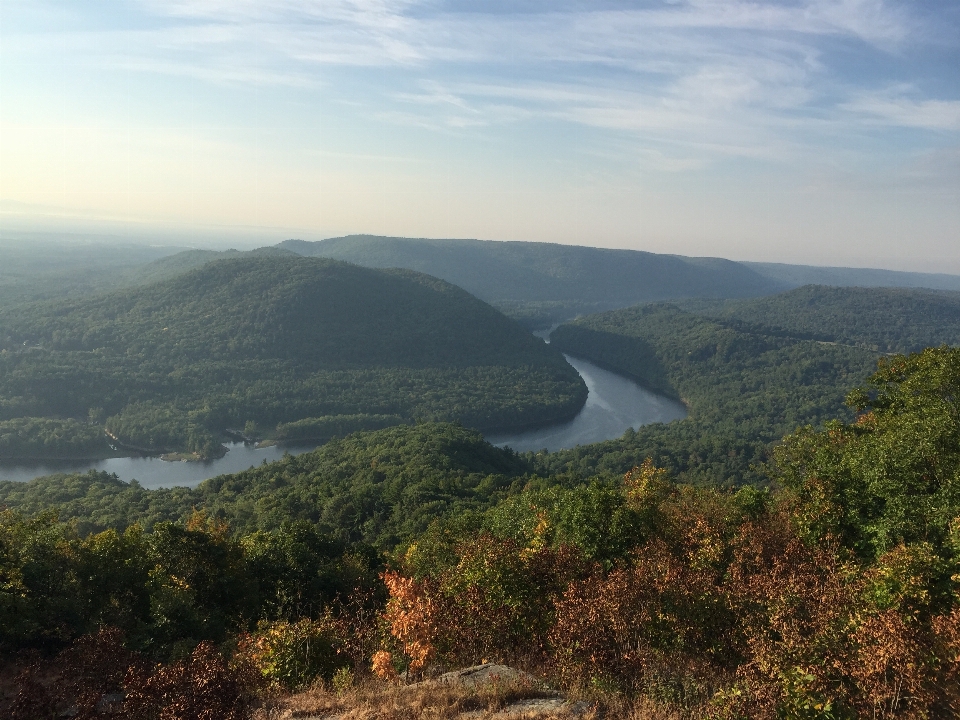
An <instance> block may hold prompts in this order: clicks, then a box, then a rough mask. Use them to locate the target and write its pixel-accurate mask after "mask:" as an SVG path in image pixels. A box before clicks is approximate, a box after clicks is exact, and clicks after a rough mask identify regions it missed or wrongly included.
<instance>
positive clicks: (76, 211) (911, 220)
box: [0, 0, 960, 274]
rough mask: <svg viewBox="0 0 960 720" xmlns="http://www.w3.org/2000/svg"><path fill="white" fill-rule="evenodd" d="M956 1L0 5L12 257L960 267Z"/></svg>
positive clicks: (0, 128)
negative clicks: (206, 252) (408, 243)
mask: <svg viewBox="0 0 960 720" xmlns="http://www.w3.org/2000/svg"><path fill="white" fill-rule="evenodd" d="M957 67H960V6H958V5H950V4H946V3H938V2H931V1H929V0H924V1H921V2H910V3H907V2H889V1H884V0H784V1H778V2H740V1H738V0H730V1H729V2H718V1H714V0H693V1H689V2H687V1H683V0H679V1H672V0H671V1H668V2H624V1H622V0H601V1H598V2H591V3H585V2H579V1H577V0H560V1H557V2H550V3H547V2H542V1H540V0H523V1H519V0H518V1H514V2H510V3H507V2H500V1H499V0H497V1H493V2H483V3H481V2H477V1H476V0H445V1H444V0H322V1H320V0H316V1H313V2H301V3H290V2H279V1H278V2H261V1H259V0H234V1H232V2H223V0H192V1H191V2H185V1H184V2H159V1H158V0H141V1H140V2H135V3H129V4H123V5H116V4H113V3H109V4H108V3H105V2H89V3H82V4H77V3H66V2H53V1H48V0H34V1H31V2H23V1H19V0H7V1H5V2H4V3H3V4H2V5H0V100H2V102H0V237H14V236H16V235H18V234H19V235H20V236H25V234H27V233H36V232H46V233H71V234H91V235H99V236H103V235H109V236H114V237H117V238H122V239H125V240H126V239H132V240H137V241H144V242H154V241H157V240H161V239H163V240H164V241H168V242H169V243H170V244H195V245H203V246H214V247H226V246H230V245H233V246H238V247H253V246H255V245H265V244H273V243H275V242H279V241H281V240H283V239H286V238H290V237H299V238H303V239H306V240H316V239H321V238H323V237H331V236H337V235H346V234H352V233H371V234H378V235H391V236H407V237H451V238H452V237H466V238H481V239H494V240H530V241H544V242H559V243H567V244H579V245H593V246H601V247H620V248H630V249H637V250H648V251H651V252H660V253H676V254H681V255H694V256H698V255H699V256H703V255H706V256H715V257H726V258H730V259H734V260H754V261H768V262H786V263H798V264H810V265H832V266H854V267H879V268H888V269H894V270H910V271H921V272H945V273H954V274H960V73H957V71H956V68H957Z"/></svg>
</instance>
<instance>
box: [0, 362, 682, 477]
mask: <svg viewBox="0 0 960 720" xmlns="http://www.w3.org/2000/svg"><path fill="white" fill-rule="evenodd" d="M565 357H566V358H567V361H568V362H569V363H570V364H571V365H573V367H574V368H576V370H577V372H579V373H580V376H581V377H582V378H583V380H584V382H585V383H586V384H587V390H588V393H589V394H588V395H587V402H586V404H585V405H584V406H583V409H582V410H581V411H580V413H579V414H578V415H577V416H576V417H575V418H574V419H573V420H571V421H569V422H566V423H561V424H559V425H551V426H549V427H546V428H542V429H539V430H531V431H528V432H522V433H509V434H497V435H489V436H487V440H489V441H490V442H491V443H493V444H494V445H499V446H501V447H503V446H509V447H511V448H513V449H514V450H517V451H519V452H526V451H527V450H534V451H536V450H542V449H544V448H546V449H547V450H551V451H553V450H562V449H565V448H572V447H576V446H577V445H588V444H590V443H595V442H600V441H602V440H610V439H612V438H618V437H620V436H621V435H623V433H624V432H626V430H627V429H628V428H634V429H636V428H638V427H640V426H642V425H649V424H651V423H657V422H670V421H671V420H679V419H681V418H683V417H686V414H687V413H686V410H685V408H684V407H683V405H682V404H681V403H678V402H676V401H675V400H671V399H669V398H665V397H663V396H661V395H657V394H656V393H652V392H650V391H649V390H645V389H644V388H642V387H640V386H639V385H637V384H636V383H635V382H633V381H632V380H627V379H626V378H624V377H621V376H620V375H616V374H615V373H612V372H609V371H608V370H604V369H603V368H599V367H597V366H596V365H594V364H593V363H590V362H587V361H586V360H580V359H578V358H574V357H570V356H569V355H568V356H565ZM227 447H228V448H229V452H228V453H227V454H226V455H224V456H223V457H222V458H216V459H214V460H206V461H202V462H167V461H165V460H161V459H160V458H158V457H135V458H129V457H127V458H110V459H108V460H95V461H90V460H77V461H69V460H66V461H36V462H23V461H19V462H18V461H9V462H6V463H2V464H0V480H16V481H20V482H26V481H27V480H32V479H33V478H35V477H40V476H42V475H52V474H53V473H75V472H87V471H88V470H102V471H104V472H108V473H116V475H117V477H119V478H120V479H121V480H124V481H126V482H130V481H131V480H137V481H138V482H139V483H140V484H141V485H143V486H144V487H147V488H160V487H174V486H187V487H193V486H195V485H198V484H199V483H201V482H203V481H204V480H206V479H207V478H212V477H216V476H217V475H223V474H226V473H235V472H240V471H241V470H246V469H248V468H250V467H251V466H254V465H260V464H262V463H263V462H264V461H266V462H273V461H274V460H279V459H280V458H282V457H283V455H284V453H285V452H289V453H290V454H291V455H299V454H300V453H302V452H307V451H308V450H313V449H314V447H315V446H314V445H310V446H305V447H288V448H279V447H268V448H261V449H258V448H255V447H253V446H252V445H244V444H243V443H232V444H229V445H227Z"/></svg>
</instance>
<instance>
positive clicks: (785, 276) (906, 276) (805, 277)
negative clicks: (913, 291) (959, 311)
mask: <svg viewBox="0 0 960 720" xmlns="http://www.w3.org/2000/svg"><path fill="white" fill-rule="evenodd" d="M743 264H744V265H746V266H747V267H748V268H750V269H751V270H755V271H756V272H758V273H760V274H761V275H763V276H764V277H766V278H769V279H770V280H774V281H776V282H780V283H785V284H786V285H788V286H791V287H800V286H802V285H833V286H837V287H902V288H927V289H930V290H953V291H960V275H947V274H946V273H923V272H907V271H904V270H881V269H879V268H850V267H818V266H816V265H787V264H785V263H764V262H743Z"/></svg>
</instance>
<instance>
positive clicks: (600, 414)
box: [487, 355, 687, 452]
mask: <svg viewBox="0 0 960 720" xmlns="http://www.w3.org/2000/svg"><path fill="white" fill-rule="evenodd" d="M564 357H565V358H567V362H569V363H570V364H571V365H573V367H574V368H575V369H576V371H577V372H578V373H580V377H582V378H583V381H584V382H585V383H586V384H587V390H588V393H589V394H588V395H587V402H586V404H585V405H584V406H583V409H582V410H581V411H580V414H579V415H577V416H576V417H575V418H574V419H573V420H571V421H570V422H567V423H563V424H561V425H551V426H549V427H545V428H542V429H539V430H530V431H528V432H522V433H512V434H502V435H489V436H488V437H487V440H489V441H490V442H491V443H493V444H494V445H500V446H501V447H503V446H509V447H511V448H513V449H514V450H517V451H518V452H526V451H528V450H534V451H536V450H543V449H544V448H546V449H547V450H550V451H554V450H564V449H566V448H572V447H576V446H577V445H589V444H590V443H595V442H601V441H603V440H611V439H613V438H618V437H620V436H621V435H623V433H625V432H626V431H627V430H628V429H629V428H633V429H634V430H636V429H637V428H639V427H641V426H642V425H650V424H652V423H658V422H671V421H672V420H681V419H682V418H685V417H686V416H687V410H686V408H685V407H684V406H683V404H682V403H680V402H677V401H676V400H671V399H670V398H667V397H664V396H662V395H657V394H656V393H653V392H650V391H649V390H646V389H644V388H642V387H640V386H639V385H637V383H635V382H633V381H632V380H628V379H627V378H625V377H622V376H620V375H617V374H616V373H612V372H610V371H609V370H604V369H603V368H600V367H597V366H596V365H594V364H593V363H591V362H587V361H586V360H581V359H579V358H575V357H570V356H569V355H564Z"/></svg>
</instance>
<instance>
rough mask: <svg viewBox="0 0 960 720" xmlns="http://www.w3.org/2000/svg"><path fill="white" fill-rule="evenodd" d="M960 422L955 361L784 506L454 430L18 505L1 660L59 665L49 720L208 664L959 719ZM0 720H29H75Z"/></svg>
mask: <svg viewBox="0 0 960 720" xmlns="http://www.w3.org/2000/svg"><path fill="white" fill-rule="evenodd" d="M691 327H694V326H692V325H691ZM958 398H960V349H951V348H946V347H944V348H932V349H927V350H925V351H924V352H922V353H919V354H914V355H910V356H893V357H890V358H884V359H883V360H882V361H881V362H880V365H879V368H878V370H877V372H875V373H874V374H873V375H872V376H871V377H870V378H869V379H868V381H867V382H866V383H865V384H864V385H862V386H861V387H859V388H854V389H853V392H851V393H850V394H849V397H848V402H849V407H850V410H851V412H852V414H853V416H852V417H851V418H850V419H849V420H848V421H845V420H833V421H830V422H828V423H827V424H826V425H825V427H823V428H822V429H819V430H818V429H814V428H809V427H808V428H802V429H800V430H798V431H797V432H795V433H792V434H791V435H789V436H788V437H786V438H785V439H784V441H783V443H782V444H781V445H780V446H779V448H778V450H777V451H776V453H775V456H774V457H773V458H772V461H771V462H770V463H769V464H768V465H767V466H766V467H765V468H764V472H765V473H766V474H767V476H768V478H769V479H770V481H771V482H772V486H773V489H772V490H771V491H766V490H758V489H755V488H750V487H745V488H742V489H740V490H738V491H736V492H733V491H729V490H723V489H716V488H703V487H694V486H691V485H685V484H678V483H676V482H674V481H673V479H672V478H671V477H670V475H669V473H668V472H667V471H665V470H663V469H661V468H658V467H656V465H655V464H654V463H653V462H651V461H649V460H646V461H644V462H642V463H640V464H639V465H638V466H637V467H634V468H632V469H630V470H629V471H628V472H627V473H625V475H624V476H623V477H620V478H609V477H607V478H603V477H600V478H593V479H592V481H590V482H584V481H583V480H584V479H583V478H575V477H574V476H573V475H570V474H568V475H558V476H553V477H550V478H542V477H537V476H535V475H533V474H532V473H531V470H532V469H533V465H532V464H531V463H532V462H533V459H532V458H530V457H520V456H517V455H515V454H513V453H511V452H509V451H505V450H500V449H497V448H494V447H492V446H490V445H489V444H487V443H485V442H484V441H483V440H482V438H481V437H480V436H479V435H478V434H477V433H475V432H473V431H469V430H466V429H464V428H462V427H459V426H456V425H449V424H425V425H420V426H416V427H399V428H389V429H386V430H381V431H377V432H372V433H360V434H358V435H355V436H352V437H350V438H346V439H345V440H343V441H339V442H337V443H331V444H330V445H328V446H327V447H325V448H321V449H318V450H317V451H316V452H315V453H312V454H308V455H304V456H300V457H299V458H288V459H286V460H284V461H282V462H281V463H275V464H273V465H267V466H264V467H263V468H258V469H255V470H251V471H248V472H246V473H241V474H238V475H235V476H230V477H224V478H218V479H215V480H212V481H208V482H207V483H205V484H204V485H203V486H201V487H200V488H198V489H197V490H195V491H189V490H185V489H177V490H168V491H145V490H143V489H142V488H138V487H136V486H135V485H127V484H126V483H121V482H119V481H116V480H115V479H112V480H111V479H110V478H109V477H104V476H98V475H96V474H89V475H87V476H85V477H84V478H57V479H53V478H50V479H42V480H35V481H33V482H31V483H26V484H20V485H18V486H17V487H13V486H14V485H16V484H12V483H8V484H3V485H2V486H0V487H2V491H3V492H4V496H3V500H2V502H3V503H4V504H6V505H7V506H9V507H11V508H16V509H9V510H6V511H4V512H2V513H0V549H2V553H0V573H2V575H0V576H2V577H3V578H4V584H3V585H2V586H0V600H2V602H0V619H2V622H0V650H2V651H11V650H16V649H22V648H34V649H43V650H46V651H47V652H48V653H52V652H55V651H56V650H58V649H60V648H64V647H66V648H67V650H64V652H63V653H61V654H59V655H57V656H56V657H54V658H53V659H52V660H51V661H49V662H50V663H52V664H47V665H44V664H42V663H38V664H36V665H35V666H34V667H32V668H30V669H29V671H28V672H25V673H24V674H23V675H22V676H21V677H20V678H19V679H18V680H17V683H19V684H20V687H26V688H28V689H31V691H32V692H34V693H41V692H42V691H43V688H44V686H43V685H42V684H40V683H38V682H37V680H36V679H37V678H42V677H43V673H44V672H51V671H52V670H53V669H57V668H63V667H65V665H64V663H65V662H66V660H68V659H70V658H75V657H76V654H77V653H92V654H93V655H92V656H93V657H94V658H100V659H99V661H98V662H99V664H94V665H91V666H90V667H91V668H94V667H96V668H98V669H100V672H99V673H94V676H95V677H97V678H100V680H98V682H99V683H100V684H99V685H97V687H98V688H100V689H99V690H98V691H97V692H98V693H106V692H111V693H116V694H117V696H118V697H121V698H123V699H122V700H121V701H119V702H123V703H133V702H137V701H138V700H137V699H138V698H142V697H143V696H144V691H143V690H140V688H141V684H142V683H145V680H144V679H143V677H144V676H143V675H142V673H143V672H144V671H140V672H141V674H138V673H137V672H134V671H133V670H134V669H135V668H136V667H139V666H138V665H136V663H138V662H141V663H142V662H143V660H140V659H138V658H143V657H145V658H149V659H151V660H153V661H156V660H160V661H166V662H167V663H169V664H168V665H166V666H164V665H160V666H156V665H151V666H150V667H152V668H154V669H153V670H152V671H151V672H153V673H157V675H156V676H155V677H158V678H163V677H165V676H164V675H163V674H162V673H164V672H169V673H179V675H177V677H179V678H180V680H179V681H178V684H172V685H165V686H164V687H168V688H169V689H168V691H167V692H168V695H167V696H166V697H167V700H165V701H164V700H163V699H162V698H158V699H157V700H155V701H154V702H156V703H161V702H169V703H174V702H175V699H176V698H179V697H180V695H179V694H178V693H188V692H190V691H191V690H190V688H191V687H193V685H191V683H192V682H197V683H200V682H201V681H200V680H196V681H193V680H191V679H190V678H191V675H190V668H191V667H192V665H191V664H190V663H193V662H195V663H198V664H199V663H200V662H201V660H202V661H203V662H205V663H206V664H207V665H206V666H210V665H211V664H214V659H215V658H216V657H218V656H216V655H204V654H203V653H204V652H206V653H210V652H211V651H210V650H209V646H204V645H202V644H201V643H202V641H208V642H215V643H219V644H220V647H222V648H228V649H232V650H228V652H231V653H232V661H231V662H232V663H234V665H233V667H246V665H244V663H249V664H250V666H251V667H252V668H253V669H254V671H255V672H256V674H257V676H258V677H260V678H261V681H270V682H271V683H272V685H270V687H272V688H273V689H274V690H275V689H276V688H278V687H279V688H296V687H301V686H303V685H305V684H307V683H309V682H311V681H313V680H315V679H316V678H321V679H323V680H324V681H325V682H327V683H331V682H332V681H333V678H334V677H335V676H336V674H337V673H338V672H339V673H340V674H341V676H343V674H344V672H345V671H344V668H346V669H347V670H349V671H350V672H351V673H356V674H357V675H361V674H363V673H370V669H371V667H372V669H373V670H374V671H376V672H377V673H378V674H380V676H381V677H383V678H385V679H386V680H387V681H392V682H397V680H398V673H404V672H408V673H410V674H411V677H414V678H416V677H419V676H420V673H421V672H422V671H423V670H424V669H425V667H426V666H427V664H428V663H436V664H439V665H440V666H441V667H458V666H459V667H462V666H467V665H471V664H474V663H476V662H478V661H480V660H482V659H490V658H494V659H497V660H501V661H507V662H513V663H532V664H535V667H537V668H538V669H539V671H540V672H541V673H543V674H544V675H545V676H546V677H548V678H549V679H550V680H551V681H552V682H554V683H556V684H557V685H558V686H560V687H564V688H568V689H571V690H574V691H578V692H589V693H590V695H589V696H590V697H592V698H596V699H599V700H600V701H601V702H606V701H612V700H615V699H616V698H618V697H620V698H622V697H627V698H641V699H642V700H643V703H644V705H643V706H644V707H645V708H647V710H648V711H650V712H653V711H654V710H656V712H660V713H662V715H654V717H660V716H663V717H669V716H670V714H669V713H671V712H673V713H677V712H681V711H683V712H685V713H687V714H688V715H689V716H693V717H702V716H715V717H729V718H756V719H757V720H779V719H782V718H818V719H819V718H823V719H824V720H826V719H827V718H843V719H845V720H853V718H858V717H871V716H874V717H884V718H904V717H905V718H911V719H916V720H921V719H922V718H929V717H954V716H955V715H956V712H957V711H958V710H960V693H958V687H960V684H958V680H960V661H958V658H960V607H958V604H957V598H958V590H960V585H958V579H960V492H958V489H960V487H958V482H960V452H958V450H957V448H958V447H960V409H958ZM195 507H202V510H203V511H202V512H196V511H195V509H194V508H195ZM55 508H60V512H61V513H62V514H61V516H60V518H59V519H58V518H57V516H56V515H55V514H54V513H53V512H51V511H52V510H53V509H55ZM418 512H419V513H420V514H419V516H417V513H418ZM111 513H112V514H111ZM94 518H96V519H94ZM227 519H229V520H230V521H231V522H230V523H229V524H228V523H227V522H225V520H227ZM62 520H67V522H62ZM133 521H141V522H143V523H144V525H140V524H135V523H134V524H131V523H133ZM103 527H107V528H110V529H106V530H101V528H103ZM121 530H122V531H121ZM370 541H372V542H373V543H374V545H375V546H376V548H379V549H380V551H381V552H377V550H376V549H375V548H374V547H371V545H370ZM387 549H393V550H394V552H392V553H383V552H382V551H383V550H387ZM105 625H106V626H110V627H112V628H115V629H114V630H105V629H103V626H105ZM84 633H92V634H89V635H87V636H86V637H81V638H80V640H79V641H77V642H76V643H75V644H73V645H70V643H71V642H72V641H74V640H75V639H76V638H78V637H80V636H81V635H83V634H84ZM198 644H200V645H199V647H198ZM205 647H206V648H208V649H206V650H204V649H203V648H205ZM309 647H312V648H314V650H312V651H310V650H307V648H309ZM193 648H197V649H195V650H194V649H193ZM191 650H192V652H193V654H192V655H191V654H190V653H191ZM95 651H96V652H95ZM134 651H136V653H138V655H135V656H134V655H130V654H129V653H131V652H134ZM97 652H98V653H99V655H97V654H96V653H97ZM64 653H66V654H64ZM70 653H74V655H70ZM198 653H199V654H198ZM114 658H119V659H117V660H115V659H114ZM185 658H193V659H190V660H189V661H188V660H187V659H185ZM204 658H205V659H204ZM106 659H109V662H107V660H106ZM74 662H76V660H74ZM91 662H92V661H91ZM58 663H59V664H58ZM115 663H120V669H119V671H118V672H116V674H114V675H107V674H106V673H104V672H103V668H105V667H113V665H114V664H115ZM66 667H68V668H69V667H70V666H69V665H68V664H67V665H66ZM217 667H219V666H217ZM128 668H129V669H128ZM164 668H169V670H166V669H164ZM60 672H64V673H66V672H67V671H65V670H60ZM72 672H78V671H77V670H73V671H72ZM88 672H90V671H89V670H88ZM67 676H69V675H67ZM231 677H233V676H231V675H229V673H227V672H226V671H225V670H224V671H223V673H222V674H221V675H219V676H217V678H218V679H216V680H211V679H207V680H206V681H203V682H206V683H207V684H210V683H212V682H216V683H226V687H237V685H230V684H229V683H230V682H231V680H230V678H231ZM103 678H107V679H103ZM110 678H112V679H110ZM30 682H34V683H35V684H33V685H30ZM155 682H159V680H157V681H155ZM234 682H235V681H234ZM146 687H147V688H149V687H150V684H149V683H146ZM124 688H125V689H126V691H127V695H126V698H124V696H123V695H122V694H120V693H117V690H120V689H124ZM905 689H906V690H905ZM57 697H59V696H58V695H55V696H54V698H57ZM99 697H100V695H99V694H98V695H96V698H99ZM148 697H150V696H149V695H148ZM96 698H95V699H96ZM3 702H9V703H10V704H8V705H5V706H3V707H4V708H5V709H6V708H12V710H11V717H14V718H17V720H19V719H20V718H25V717H51V718H52V717H55V716H56V714H57V711H59V710H60V709H61V706H56V705H51V707H53V708H54V709H52V710H50V711H49V713H47V714H44V715H42V716H38V715H33V716H31V715H28V714H25V711H22V710H21V709H19V708H23V707H25V706H24V705H23V704H20V705H18V704H17V702H18V701H17V700H16V699H14V700H12V701H11V700H4V699H3V698H0V703H3ZM51 702H54V701H53V700H51ZM59 702H64V703H65V702H66V701H65V700H60V701H59Z"/></svg>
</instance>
